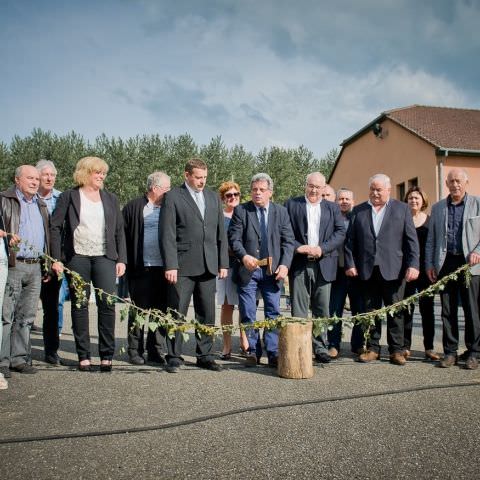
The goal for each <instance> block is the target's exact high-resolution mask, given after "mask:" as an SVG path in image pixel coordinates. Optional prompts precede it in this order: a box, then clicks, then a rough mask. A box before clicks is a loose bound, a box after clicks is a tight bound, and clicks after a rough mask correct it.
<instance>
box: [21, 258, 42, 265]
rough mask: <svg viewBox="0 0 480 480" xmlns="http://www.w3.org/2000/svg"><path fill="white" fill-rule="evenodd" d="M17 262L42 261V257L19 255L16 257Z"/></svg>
mask: <svg viewBox="0 0 480 480" xmlns="http://www.w3.org/2000/svg"><path fill="white" fill-rule="evenodd" d="M16 261H17V262H22V263H29V264H31V263H38V262H40V257H37V258H25V257H17V258H16Z"/></svg>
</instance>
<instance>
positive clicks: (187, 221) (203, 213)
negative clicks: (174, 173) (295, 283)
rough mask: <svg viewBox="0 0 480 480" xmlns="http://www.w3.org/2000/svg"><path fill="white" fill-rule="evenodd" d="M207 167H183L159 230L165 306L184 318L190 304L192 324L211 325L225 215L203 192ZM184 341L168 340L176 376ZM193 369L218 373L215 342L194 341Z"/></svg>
mask: <svg viewBox="0 0 480 480" xmlns="http://www.w3.org/2000/svg"><path fill="white" fill-rule="evenodd" d="M207 173H208V170H207V165H206V164H205V162H203V161H202V160H200V159H198V158H192V159H191V160H189V161H188V162H187V164H186V165H185V183H184V184H183V185H182V186H181V187H177V188H173V189H172V190H170V192H168V193H167V194H166V195H165V199H164V203H163V207H162V215H161V220H160V230H161V232H162V235H161V239H160V245H161V252H162V258H163V261H164V262H165V278H166V280H167V282H168V283H169V285H170V286H169V289H168V293H167V304H168V306H169V307H170V308H172V309H173V310H175V311H177V312H178V313H180V314H181V315H183V316H185V315H186V314H187V311H188V307H189V304H190V299H191V297H192V295H193V305H194V309H195V317H196V320H197V321H198V322H200V323H202V324H206V325H214V324H215V288H216V279H215V277H216V276H217V274H218V278H225V277H226V276H227V272H228V266H229V261H228V246H227V236H226V234H225V228H224V220H223V209H222V205H221V203H220V199H219V197H218V195H217V194H216V193H214V192H212V191H211V190H208V189H206V188H205V184H206V182H207ZM182 342H183V337H182V335H181V334H180V333H179V332H176V336H175V339H169V338H167V348H168V356H167V366H166V370H167V372H169V373H174V372H176V371H177V370H178V368H179V367H180V365H181V364H182V358H181V352H182ZM197 366H198V367H200V368H204V369H207V370H213V371H219V370H221V369H222V368H221V366H220V365H219V364H217V363H216V362H215V360H214V356H213V338H212V336H210V335H205V334H202V335H197Z"/></svg>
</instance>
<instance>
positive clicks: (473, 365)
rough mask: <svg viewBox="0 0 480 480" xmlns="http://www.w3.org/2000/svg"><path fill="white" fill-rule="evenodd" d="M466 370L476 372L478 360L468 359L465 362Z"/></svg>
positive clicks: (471, 357) (474, 358)
mask: <svg viewBox="0 0 480 480" xmlns="http://www.w3.org/2000/svg"><path fill="white" fill-rule="evenodd" d="M464 368H465V370H476V369H477V368H478V360H477V357H473V356H470V357H468V358H467V361H466V362H465V367H464Z"/></svg>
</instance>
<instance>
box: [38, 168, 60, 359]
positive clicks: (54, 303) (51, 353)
mask: <svg viewBox="0 0 480 480" xmlns="http://www.w3.org/2000/svg"><path fill="white" fill-rule="evenodd" d="M36 168H37V170H38V173H39V175H40V186H39V188H38V197H39V198H41V199H42V200H43V201H44V202H45V204H46V205H47V209H48V214H49V215H50V216H51V215H52V213H53V211H54V210H55V205H56V204H57V199H58V197H59V196H60V193H61V192H60V191H58V190H57V189H55V188H54V186H55V180H56V178H57V169H56V168H55V165H54V163H53V162H51V161H50V160H39V161H38V162H37V165H36ZM62 281H65V282H66V280H60V279H59V278H58V277H57V276H56V275H52V276H51V277H50V280H49V281H48V282H43V283H42V288H41V290H40V299H41V300H42V308H43V345H44V359H45V362H47V363H50V364H51V365H60V358H59V356H58V353H57V352H58V348H59V346H60V341H59V331H58V322H59V318H58V302H59V298H58V297H59V292H60V286H61V285H62Z"/></svg>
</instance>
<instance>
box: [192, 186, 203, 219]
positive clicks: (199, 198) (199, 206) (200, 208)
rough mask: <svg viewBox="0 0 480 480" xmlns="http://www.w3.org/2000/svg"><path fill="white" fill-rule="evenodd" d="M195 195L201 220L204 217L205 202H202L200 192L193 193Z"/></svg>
mask: <svg viewBox="0 0 480 480" xmlns="http://www.w3.org/2000/svg"><path fill="white" fill-rule="evenodd" d="M194 193H195V202H196V203H197V207H198V209H199V210H200V214H201V215H202V218H204V216H205V202H204V201H203V196H202V193H201V192H194Z"/></svg>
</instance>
